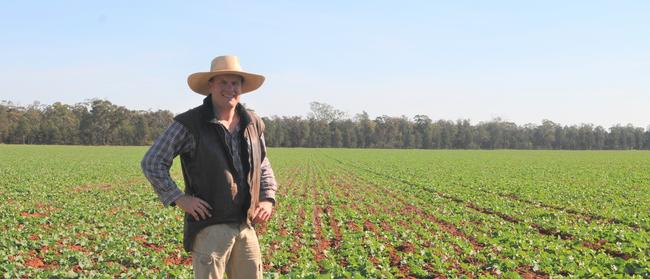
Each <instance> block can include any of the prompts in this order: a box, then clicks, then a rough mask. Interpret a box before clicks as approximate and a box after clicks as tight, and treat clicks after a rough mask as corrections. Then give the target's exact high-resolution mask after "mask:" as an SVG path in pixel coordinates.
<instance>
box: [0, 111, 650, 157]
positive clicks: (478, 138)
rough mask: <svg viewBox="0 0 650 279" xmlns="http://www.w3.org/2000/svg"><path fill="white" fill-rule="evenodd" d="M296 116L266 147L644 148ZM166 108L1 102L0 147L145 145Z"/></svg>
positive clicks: (601, 139) (623, 134)
mask: <svg viewBox="0 0 650 279" xmlns="http://www.w3.org/2000/svg"><path fill="white" fill-rule="evenodd" d="M310 106H311V113H310V114H309V115H307V116H306V117H302V116H291V117H290V116H282V117H280V116H272V117H263V118H262V119H263V120H264V122H265V124H266V131H265V140H266V143H267V145H268V146H270V147H347V148H419V149H578V150H600V149H650V129H647V130H645V129H643V128H639V127H634V126H632V125H625V126H622V125H615V126H613V127H609V128H608V129H605V128H603V127H602V126H594V125H592V124H581V125H571V126H568V125H561V124H559V123H555V122H553V121H550V120H543V121H542V123H541V125H537V124H526V125H517V124H515V123H512V122H508V121H503V120H501V119H498V118H497V119H493V120H491V121H486V122H480V123H478V124H476V125H472V124H471V123H470V121H469V119H460V120H456V121H451V120H437V121H433V120H432V119H430V118H429V117H428V116H426V115H416V116H415V117H414V118H413V119H410V118H408V117H406V116H401V117H392V116H385V115H384V116H379V117H376V118H374V119H371V118H370V117H369V115H368V113H366V112H362V113H359V114H357V115H355V116H354V117H347V115H346V114H345V113H343V112H342V111H340V110H337V109H335V108H333V107H332V106H330V105H328V104H324V103H318V102H312V103H311V104H310ZM173 117H174V114H173V113H172V112H170V111H167V110H158V111H141V110H137V111H136V110H129V109H127V108H125V107H122V106H118V105H115V104H113V103H111V102H110V101H107V100H100V99H94V100H89V101H87V102H82V103H77V104H74V105H67V104H62V103H59V102H57V103H54V104H52V105H41V104H39V103H34V104H32V105H29V106H26V107H23V106H17V105H14V104H12V103H11V102H8V101H2V102H0V142H1V143H19V144H83V145H150V144H151V143H153V141H154V140H155V139H156V138H157V137H158V136H159V135H160V134H161V133H162V132H163V131H164V130H165V128H167V126H169V124H171V123H172V121H173Z"/></svg>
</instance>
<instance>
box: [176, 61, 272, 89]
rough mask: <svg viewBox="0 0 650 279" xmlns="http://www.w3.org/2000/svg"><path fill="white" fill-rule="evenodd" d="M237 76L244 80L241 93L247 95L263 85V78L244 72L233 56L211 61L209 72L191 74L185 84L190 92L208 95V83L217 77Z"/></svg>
mask: <svg viewBox="0 0 650 279" xmlns="http://www.w3.org/2000/svg"><path fill="white" fill-rule="evenodd" d="M227 74H231V75H239V76H242V77H243V78H244V82H243V83H242V86H241V93H242V94H243V93H248V92H251V91H253V90H255V89H257V88H259V87H260V86H261V85H262V83H264V76H262V75H258V74H253V73H248V72H244V70H242V68H241V66H240V65H239V58H237V56H234V55H225V56H219V57H217V58H215V59H213V60H212V64H211V65H210V71H209V72H198V73H193V74H191V75H190V76H189V77H187V84H188V85H189V86H190V89H192V91H194V92H196V93H199V94H201V95H206V96H207V95H209V94H210V90H209V89H208V82H209V80H210V79H211V78H213V77H214V76H218V75H227Z"/></svg>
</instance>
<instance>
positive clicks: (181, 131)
mask: <svg viewBox="0 0 650 279" xmlns="http://www.w3.org/2000/svg"><path fill="white" fill-rule="evenodd" d="M193 149H194V138H193V137H192V135H191V134H190V133H189V132H188V131H187V129H186V128H185V127H184V126H183V125H182V124H180V123H179V122H174V123H172V124H171V125H170V126H169V127H168V128H167V130H165V132H163V134H162V135H160V137H158V139H156V142H154V144H153V145H152V146H151V148H149V151H147V153H146V154H145V155H144V158H143V159H142V161H141V162H140V166H141V167H142V172H144V175H145V176H146V177H147V179H148V180H149V182H151V186H153V189H154V191H155V192H156V194H158V198H159V199H160V201H161V202H162V203H163V205H164V206H169V205H174V201H176V200H177V199H178V198H180V197H182V196H183V195H184V194H183V192H182V191H181V190H180V189H178V186H177V185H176V183H175V182H174V180H173V179H172V178H171V177H170V176H169V169H170V168H171V166H172V162H173V161H174V158H175V157H176V156H178V155H179V154H183V153H187V152H191V151H192V150H193Z"/></svg>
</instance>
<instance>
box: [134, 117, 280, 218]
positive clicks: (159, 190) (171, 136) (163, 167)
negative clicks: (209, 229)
mask: <svg viewBox="0 0 650 279" xmlns="http://www.w3.org/2000/svg"><path fill="white" fill-rule="evenodd" d="M219 124H220V125H221V126H222V128H223V129H225V130H226V138H227V140H229V141H230V152H231V154H232V155H233V160H234V165H235V168H236V169H237V173H238V174H239V176H238V177H237V184H238V185H244V184H243V183H244V177H243V166H242V163H241V156H240V155H239V154H240V153H239V148H240V142H241V141H239V140H238V137H237V136H232V135H233V134H234V135H239V130H238V128H237V129H236V130H235V131H232V133H230V132H229V131H228V129H226V127H225V126H223V124H221V123H219ZM195 146H196V144H195V141H194V136H193V135H192V134H191V133H190V132H189V131H188V130H187V128H185V126H183V125H182V124H181V123H179V122H177V121H174V123H172V124H171V125H170V126H169V127H168V128H167V130H165V132H163V134H162V135H160V137H158V139H156V142H154V144H153V145H152V146H151V148H149V151H147V154H145V156H144V158H143V159H142V162H141V163H140V165H141V167H142V171H143V172H144V175H145V176H146V177H147V179H148V180H149V182H151V185H152V186H153V189H154V191H155V192H156V194H158V198H159V199H160V201H161V202H162V203H163V205H164V206H169V205H170V204H172V203H173V202H174V201H175V200H176V199H178V198H180V197H181V196H183V195H184V194H183V192H182V191H181V190H180V189H179V188H178V186H177V185H176V183H175V182H174V180H173V179H172V178H171V177H170V176H169V169H170V168H171V166H172V162H173V161H174V158H175V157H176V156H178V155H180V154H185V153H190V154H191V153H193V152H194V148H195ZM262 148H263V149H266V144H265V142H264V136H262ZM260 170H261V173H262V177H261V179H260V200H271V201H272V202H273V203H275V191H276V190H277V183H276V181H275V175H274V174H273V169H271V162H269V158H268V157H264V159H263V160H262V165H261V168H260Z"/></svg>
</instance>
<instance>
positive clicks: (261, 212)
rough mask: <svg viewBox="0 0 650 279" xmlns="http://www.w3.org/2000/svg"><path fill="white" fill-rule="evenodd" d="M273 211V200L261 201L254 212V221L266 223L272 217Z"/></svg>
mask: <svg viewBox="0 0 650 279" xmlns="http://www.w3.org/2000/svg"><path fill="white" fill-rule="evenodd" d="M272 212H273V203H272V202H271V201H260V202H259V204H257V207H256V208H255V213H254V214H253V215H254V216H255V218H253V223H256V224H257V223H264V222H266V221H268V220H269V219H271V213H272Z"/></svg>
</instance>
